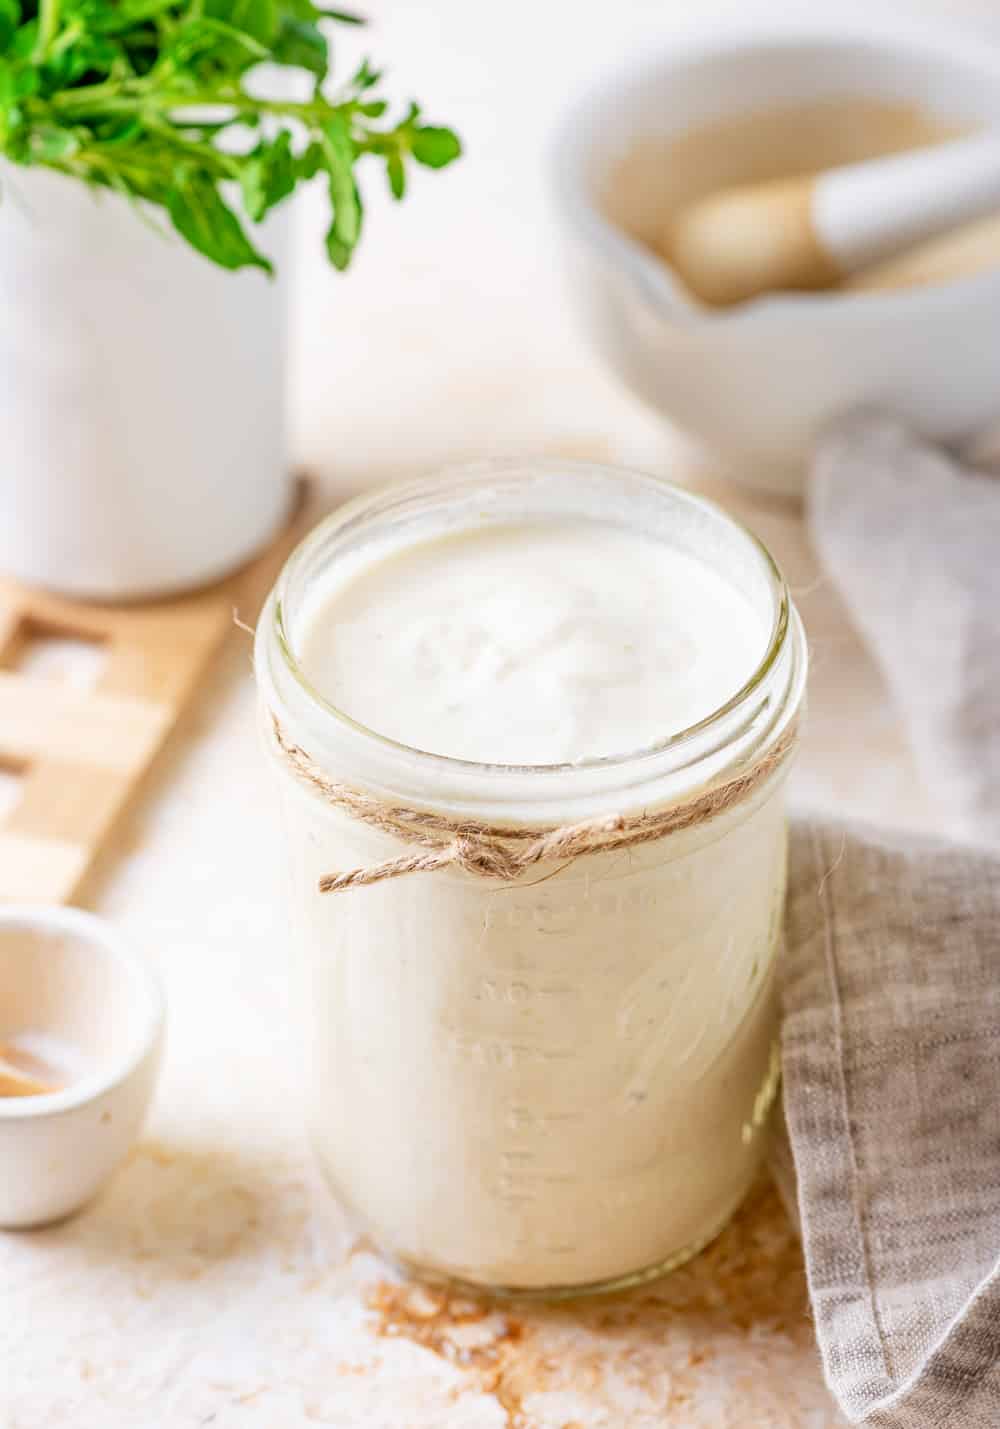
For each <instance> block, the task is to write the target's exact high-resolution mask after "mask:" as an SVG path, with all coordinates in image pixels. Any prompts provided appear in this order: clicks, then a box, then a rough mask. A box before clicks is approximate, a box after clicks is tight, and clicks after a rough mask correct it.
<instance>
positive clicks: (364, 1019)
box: [285, 518, 784, 1287]
mask: <svg viewBox="0 0 1000 1429" xmlns="http://www.w3.org/2000/svg"><path fill="white" fill-rule="evenodd" d="M300 613H301V615H302V620H301V621H300V622H299V623H298V624H297V639H296V644H297V650H298V655H299V659H300V662H301V664H302V665H303V667H304V669H305V672H306V674H307V676H308V678H309V679H310V680H311V681H312V682H313V684H314V686H315V687H316V688H317V689H318V690H319V691H320V692H321V693H322V694H323V695H324V696H325V697H326V698H327V699H328V700H330V701H332V702H333V703H335V704H336V705H337V706H339V707H340V708H341V709H343V710H344V711H345V712H347V713H348V714H350V715H351V716H352V717H353V718H354V719H355V720H358V721H361V722H362V723H364V724H366V725H367V726H369V727H370V728H372V729H374V730H376V731H379V732H380V733H382V734H385V735H389V736H391V737H392V738H394V739H396V740H398V741H401V742H403V743H405V744H408V745H411V746H415V747H417V748H422V749H424V750H430V751H435V752H440V753H444V754H448V755H458V756H461V757H464V758H466V759H473V760H481V761H485V762H488V763H504V762H524V763H541V762H554V761H580V760H585V759H587V758H590V757H593V756H596V755H606V754H614V753H623V752H627V751H630V750H634V749H636V748H638V747H641V746H644V745H647V744H649V743H652V742H653V741H655V740H657V739H660V738H663V737H664V736H666V735H669V734H671V733H672V732H676V731H677V730H679V729H682V728H685V727H687V726H688V725H690V724H692V723H693V722H695V721H697V720H700V719H702V718H703V717H705V716H706V715H708V714H710V713H711V712H712V711H713V710H715V709H717V708H718V707H719V706H720V705H722V704H724V703H725V702H726V701H727V700H728V699H730V697H732V696H733V695H734V694H735V693H736V692H737V691H738V690H739V689H740V688H741V686H742V685H743V684H744V683H745V681H746V680H747V679H748V678H749V676H750V675H751V674H752V672H753V671H754V669H755V667H756V666H757V664H758V663H759V661H760V659H761V657H762V655H763V653H764V651H765V648H766V645H767V641H768V637H769V633H770V628H769V616H767V615H766V614H765V613H762V612H761V611H760V610H759V608H757V607H754V606H753V605H752V604H751V602H750V600H749V599H748V598H745V597H744V596H743V595H742V594H741V593H740V591H739V590H738V589H737V588H736V586H735V585H730V584H728V583H727V581H726V579H725V578H724V576H723V575H720V574H717V573H716V571H715V570H713V569H711V568H710V567H709V565H708V564H707V563H705V564H702V563H701V562H699V561H698V560H696V559H694V558H692V557H691V556H687V555H684V554H681V553H679V552H678V551H676V550H674V549H672V548H670V547H668V546H666V545H665V544H663V543H660V542H657V541H656V540H654V539H652V538H647V537H645V536H642V535H637V534H634V533H629V532H627V531H624V530H620V529H617V528H611V527H607V526H603V527H602V526H599V525H597V524H595V523H589V522H586V521H584V520H582V519H575V518H572V519H571V518H567V519H565V520H559V521H550V522H542V521H539V522H536V523H533V524H519V525H506V526H494V527H489V528H486V529H482V530H477V531H475V532H471V533H469V534H462V535H457V536H454V537H449V538H442V539H435V540H427V541H424V542H417V543H416V544H414V545H413V546H411V547H410V548H409V549H407V550H405V551H403V552H401V553H399V554H395V555H392V556H390V557H388V558H385V559H382V560H379V561H373V563H372V564H371V565H370V566H369V567H368V568H366V569H364V570H362V571H361V572H360V574H355V575H353V576H352V577H350V578H348V579H345V580H342V581H341V583H340V584H334V583H330V584H318V586H317V589H316V590H315V591H314V592H310V598H309V600H308V602H307V603H306V608H305V610H304V611H303V612H300ZM292 732H293V734H294V730H293V731H292ZM333 773H334V774H335V776H336V777H338V778H341V779H343V780H346V781H350V780H351V779H352V770H351V769H350V768H347V767H337V768H335V769H333ZM285 786H286V790H287V794H288V797H287V799H286V807H287V810H288V830H289V837H290V841H291V844H292V849H293V858H294V866H295V878H296V887H297V889H298V894H297V899H296V902H297V913H298V917H299V924H300V928H301V930H302V938H301V943H302V948H303V952H304V958H303V960H302V963H301V967H302V969H303V973H304V977H305V990H304V1000H305V1002H306V1004H307V1006H308V1008H309V1016H310V1023H311V1036H310V1056H311V1063H312V1074H311V1078H310V1122H311V1126H312V1131H313V1136H314V1140H315V1144H316V1147H317V1152H318V1155H319V1158H320V1161H321V1163H322V1165H323V1167H324V1168H325V1171H326V1173H327V1175H328V1177H329V1179H330V1181H331V1183H332V1184H333V1185H334V1187H335V1188H336V1190H337V1192H338V1194H339V1195H340V1196H341V1197H342V1199H343V1200H344V1201H345V1202H346V1204H347V1205H349V1206H351V1207H353V1208H354V1209H355V1210H356V1212H357V1213H358V1215H359V1216H360V1217H361V1219H362V1220H363V1221H364V1223H365V1224H366V1225H367V1227H368V1228H369V1229H370V1230H371V1231H372V1232H373V1233H374V1234H375V1236H376V1237H377V1238H378V1240H379V1241H380V1243H381V1244H382V1245H383V1246H384V1247H385V1248H387V1249H388V1250H389V1251H390V1252H392V1253H394V1254H395V1255H397V1256H398V1257H399V1258H401V1259H402V1260H404V1261H406V1262H408V1263H411V1264H413V1265H415V1266H417V1267H418V1268H421V1269H423V1270H425V1271H428V1270H429V1271H435V1272H440V1273H445V1274H448V1275H451V1276H454V1277H458V1278H460V1279H463V1280H471V1281H476V1282H478V1283H483V1284H492V1285H497V1286H508V1287H510V1286H514V1287H517V1286H520V1287H526V1286H530V1287H552V1286H566V1285H582V1284H587V1283H592V1282H604V1281H607V1280H614V1279H615V1278H617V1277H621V1276H623V1275H628V1274H631V1273H637V1272H641V1271H643V1270H646V1269H647V1268H650V1267H655V1266H658V1265H660V1266H662V1265H664V1264H669V1263H671V1262H672V1261H673V1260H674V1259H679V1258H683V1257H684V1256H685V1255H686V1254H688V1253H690V1252H691V1251H692V1250H693V1249H694V1248H696V1247H697V1246H698V1245H699V1244H700V1243H702V1242H703V1241H704V1240H705V1238H706V1237H708V1236H710V1235H712V1234H714V1233H715V1231H716V1230H718V1229H719V1228H720V1226H721V1225H722V1223H723V1222H724V1221H725V1219H726V1218H727V1217H728V1216H729V1214H730V1213H731V1212H732V1211H733V1209H734V1208H735V1206H736V1205H737V1204H738V1203H739V1201H740V1200H741V1199H742V1197H743V1195H744V1193H745V1191H746V1190H747V1187H748V1185H749V1184H750V1182H751V1181H752V1179H753V1177H754V1175H755V1174H756V1171H757V1168H758V1167H759V1164H760V1160H761V1157H762V1153H763V1137H762V1136H761V1135H760V1132H761V1130H762V1127H763V1125H764V1123H765V1121H766V1114H767V1112H768V1110H769V1109H770V1105H771V1102H772V1101H773V1098H774V1095H775V1091H776V1087H777V1073H776V1066H777V1063H776V1060H775V1059H776V1034H777V1009H776V999H775V990H774V977H773V967H774V959H773V954H774V948H775V944H776V938H777V930H778V928H779V926H780V915H781V907H782V897H783V889H784V815H783V811H782V801H781V799H780V798H776V797H771V796H770V791H764V793H763V794H762V795H761V796H759V797H754V798H751V799H749V800H748V801H746V803H745V805H743V806H740V807H739V808H737V809H733V810H730V811H729V812H727V813H726V814H724V815H718V816H715V817H713V818H712V819H711V820H710V821H709V824H708V825H703V826H701V827H697V828H691V829H687V830H684V831H683V832H680V833H677V834H674V835H671V836H670V837H669V838H668V839H665V840H662V841H660V842H658V843H651V844H647V845H644V846H642V847H639V848H635V849H630V850H628V851H627V852H618V853H600V854H596V855H591V856H588V857H587V858H585V859H581V860H579V861H578V862H577V863H575V864H572V865H570V866H568V867H561V868H556V869H552V870H547V871H546V876H544V877H541V878H540V877H538V875H537V874H535V873H534V872H533V876H531V877H526V878H524V879H522V880H520V881H519V882H518V883H516V884H514V885H507V886H504V885H500V884H497V883H494V882H490V881H485V880H478V879H475V878H473V877H470V876H469V875H467V874H464V873H460V872H455V871H453V870H439V871H437V872H435V873H431V874H427V873H422V874H417V875H414V876H412V877H409V878H401V879H398V880H395V881H391V882H385V883H380V884H376V885H374V886H372V887H370V888H364V889H358V890H356V891H351V892H348V893H345V894H336V895H331V896H326V897H324V896H321V895H319V894H318V893H317V891H316V889H317V881H318V880H319V878H320V877H321V876H322V875H323V874H324V873H327V872H329V871H331V870H334V869H343V868H350V867H356V866H358V865H360V864H366V863H372V862H375V861H377V860H379V859H381V858H387V857H392V856H394V855H395V854H398V852H399V851H400V845H399V844H398V843H396V842H395V841H394V840H392V839H391V838H389V837H388V836H387V835H385V834H381V833H376V832H375V831H373V830H372V829H370V828H368V827H367V826H364V825H361V824H359V823H358V821H357V820H355V819H352V818H350V817H348V816H347V815H345V814H343V813H340V812H337V811H332V810H330V809H329V808H328V807H327V806H326V805H324V804H323V802H322V800H320V799H318V798H316V797H313V796H312V795H309V794H307V793H304V792H303V790H302V788H301V785H300V784H299V782H298V781H297V780H296V779H295V778H294V776H289V777H288V778H287V779H286V780H285ZM610 811H612V810H611V809H609V812H610Z"/></svg>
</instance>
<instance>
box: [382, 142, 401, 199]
mask: <svg viewBox="0 0 1000 1429" xmlns="http://www.w3.org/2000/svg"><path fill="white" fill-rule="evenodd" d="M385 171H386V174H387V176H388V179H389V192H390V193H391V194H392V196H393V198H395V199H400V198H402V197H403V195H404V194H405V193H406V169H405V167H404V165H403V160H402V156H401V155H400V154H398V153H394V154H389V155H387V157H386V161H385Z"/></svg>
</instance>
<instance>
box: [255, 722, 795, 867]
mask: <svg viewBox="0 0 1000 1429" xmlns="http://www.w3.org/2000/svg"><path fill="white" fill-rule="evenodd" d="M271 721H272V725H273V728H274V737H275V740H276V742H277V745H278V748H279V749H280V751H281V753H282V755H283V756H284V758H285V760H286V762H287V763H288V764H289V766H290V767H291V768H292V770H293V771H294V772H295V773H296V774H297V775H298V777H299V778H300V779H301V780H302V782H303V783H304V784H306V785H308V786H309V787H311V788H312V789H314V790H315V791H316V792H317V793H318V794H320V795H321V796H322V798H323V800H324V802H325V803H327V804H329V805H330V807H331V808H335V809H342V810H343V811H344V813H346V814H350V815H351V817H352V818H356V819H359V820H360V821H361V822H362V823H365V824H368V825H369V826H370V827H371V828H374V829H380V830H381V831H382V832H383V833H387V834H392V835H394V836H395V837H396V838H398V839H401V840H402V841H403V842H404V843H408V844H413V845H414V852H413V853H409V854H401V855H400V856H399V857H398V858H390V859H386V860H385V861H384V862H382V863H374V864H370V865H369V866H368V867H367V868H353V869H349V870H347V871H346V872H343V873H325V874H324V875H323V877H322V878H320V880H319V883H318V885H317V886H318V889H319V892H320V893H341V892H343V891H344V890H345V889H348V888H364V887H367V886H368V885H370V884H373V883H383V882H385V880H386V879H390V878H402V877H403V876H404V875H406V874H410V873H429V872H431V871H433V870H434V869H435V868H449V867H454V868H462V869H465V871H466V872H467V873H471V874H473V875H475V876H476V877H477V878H492V879H497V880H499V881H500V882H502V883H512V882H513V881H514V880H515V879H517V878H519V877H520V875H521V874H522V873H524V872H526V871H527V870H528V869H529V868H533V867H534V866H535V865H536V864H540V863H546V862H548V861H549V860H553V861H563V862H572V861H574V860H575V859H577V858H580V857H582V856H583V855H584V854H589V853H602V852H609V851H613V850H617V849H627V848H637V847H638V846H639V845H640V844H646V843H653V842H655V841H656V840H657V839H661V838H664V837H665V836H666V835H667V834H673V833H679V832H680V831H681V830H682V829H690V828H694V827H695V826H696V825H698V824H702V823H705V822H707V820H708V819H711V818H715V817H717V816H718V815H719V814H723V813H725V812H726V811H727V810H729V809H731V808H733V807H734V806H735V805H736V804H739V803H742V801H743V800H744V799H746V798H748V797H749V796H750V795H751V794H752V793H753V792H754V790H755V789H758V788H759V787H760V786H761V785H762V784H763V783H764V782H765V781H766V780H767V779H768V778H770V776H771V775H772V774H773V773H774V771H775V770H776V769H777V768H778V766H779V765H780V764H782V763H783V762H784V760H785V758H786V757H787V756H788V755H789V754H790V753H791V751H792V749H793V747H794V745H795V740H796V735H797V720H792V722H791V723H790V724H789V725H788V726H787V727H786V728H785V729H784V730H783V731H782V733H781V735H780V736H779V738H778V739H777V740H776V742H775V743H774V745H773V746H772V747H771V749H769V750H768V751H767V753H766V754H764V755H763V757H762V758H761V759H759V760H758V761H757V762H756V763H755V764H752V765H751V766H750V767H749V768H748V769H746V770H744V771H743V772H742V773H741V774H738V775H736V776H735V777H734V778H732V779H728V780H723V781H721V782H720V783H718V784H715V785H712V786H710V787H709V788H708V789H706V790H704V791H703V792H702V793H701V794H699V795H697V796H696V797H695V798H693V799H689V800H687V801H685V802H682V803H680V804H672V805H669V806H668V807H666V808H663V809H657V810H654V811H653V812H651V813H650V812H645V811H643V812H639V813H636V814H610V815H606V816H605V817H603V818H598V819H586V820H584V821H583V822H582V823H576V824H561V825H557V826H556V827H553V828H549V829H538V828H525V827H513V828H508V827H503V826H497V825H493V824H484V823H479V822H477V821H476V820H471V819H453V818H450V817H449V816H448V815H446V814H435V813H432V812H430V811H429V810H426V809H410V808H406V807H405V806H400V805H397V804H390V803H386V802H384V801H383V800H381V799H378V798H375V797H373V796H372V795H370V794H364V793H362V792H361V791H360V790H358V789H354V788H352V787H351V786H350V785H348V784H339V783H337V782H336V781H335V780H333V779H330V778H329V777H328V776H327V775H326V774H325V773H324V772H323V770H322V769H320V767H319V765H317V764H316V763H315V762H314V761H313V760H312V759H311V758H310V757H309V755H308V754H307V753H306V751H305V750H304V749H302V747H301V746H300V745H298V744H294V743H292V741H291V740H289V739H288V738H287V736H286V735H285V732H284V730H283V729H282V727H281V724H280V723H279V721H278V719H277V717H276V716H275V715H273V714H272V716H271Z"/></svg>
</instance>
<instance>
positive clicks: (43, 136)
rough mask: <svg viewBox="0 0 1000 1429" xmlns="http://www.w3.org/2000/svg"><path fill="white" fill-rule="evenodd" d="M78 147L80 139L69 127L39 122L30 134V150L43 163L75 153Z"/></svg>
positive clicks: (55, 160) (66, 157) (65, 157)
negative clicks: (62, 127)
mask: <svg viewBox="0 0 1000 1429" xmlns="http://www.w3.org/2000/svg"><path fill="white" fill-rule="evenodd" d="M79 148H80V141H79V139H78V138H77V137H76V135H75V134H74V133H73V131H72V130H71V129H59V128H57V127H56V126H55V125H49V124H41V125H39V126H38V128H37V129H36V130H35V132H34V134H33V135H32V146H31V152H32V154H33V155H34V157H36V158H37V159H39V160H41V162H42V163H43V164H50V163H53V162H57V161H58V160H59V159H68V158H70V157H71V156H72V155H73V154H75V153H77V152H78V150H79Z"/></svg>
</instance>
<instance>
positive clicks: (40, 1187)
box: [0, 905, 164, 1229]
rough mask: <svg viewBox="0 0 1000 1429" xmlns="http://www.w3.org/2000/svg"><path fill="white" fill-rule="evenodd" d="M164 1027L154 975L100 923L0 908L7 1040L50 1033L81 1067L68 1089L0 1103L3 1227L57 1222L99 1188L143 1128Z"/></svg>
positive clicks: (1, 1001) (63, 913)
mask: <svg viewBox="0 0 1000 1429" xmlns="http://www.w3.org/2000/svg"><path fill="white" fill-rule="evenodd" d="M163 1025H164V1000H163V993H162V991H161V989H160V985H159V983H158V981H157V979H156V977H155V976H154V974H153V973H152V971H151V970H150V969H149V968H148V967H147V966H146V965H145V964H144V963H143V962H142V960H141V959H140V958H138V957H137V956H136V955H135V954H133V953H131V952H129V951H128V950H127V949H126V948H125V947H124V946H123V945H122V943H121V942H120V940H119V938H118V936H117V934H116V933H115V932H114V930H113V929H112V928H110V927H109V926H108V925H107V924H106V923H104V922H103V921H102V920H101V919H99V918H96V917H94V916H93V915H92V914H90V913H83V912H80V911H78V910H77V909H66V908H45V907H28V906H23V907H22V906H16V905H12V906H9V907H6V908H0V1044H3V1043H7V1042H11V1041H14V1042H16V1041H17V1040H18V1039H20V1038H22V1037H23V1036H24V1035H25V1034H33V1035H35V1036H39V1035H40V1036H41V1037H42V1038H51V1039H53V1040H54V1042H55V1043H57V1044H64V1045H66V1046H67V1047H71V1048H73V1049H74V1050H75V1053H76V1055H77V1056H78V1058H79V1072H80V1075H79V1076H74V1077H73V1078H72V1079H71V1080H70V1081H69V1082H68V1084H67V1085H66V1086H65V1087H64V1088H63V1089H62V1090H58V1091H54V1092H50V1093H43V1094H42V1095H39V1096H30V1097H0V1226H3V1227H6V1228H8V1229H14V1228H22V1227H27V1226H38V1225H44V1224H46V1223H47V1222H49V1221H55V1220H59V1219H60V1218H61V1217H63V1216H67V1215H69V1214H70V1213H71V1212H72V1211H75V1210H77V1209H79V1207H80V1206H82V1205H83V1204H84V1203H85V1202H86V1201H88V1200H89V1199H90V1198H91V1197H92V1196H93V1195H94V1194H95V1193H96V1192H97V1191H98V1190H99V1189H100V1187H101V1185H102V1184H103V1182H104V1181H105V1180H106V1179H107V1177H108V1176H109V1175H110V1173H111V1172H112V1171H113V1170H114V1168H115V1167H116V1166H117V1165H118V1164H119V1162H120V1161H121V1160H122V1158H123V1156H124V1155H125V1153H126V1152H127V1151H128V1149H129V1147H130V1146H131V1144H132V1142H133V1141H134V1140H135V1137H136V1135H137V1133H138V1131H139V1128H140V1126H141V1125H142V1121H143V1118H144V1116H145V1113H146V1109H147V1107H148V1106H149V1101H150V1098H151V1096H152V1093H153V1087H154V1084H155V1082H156V1074H157V1070H158V1067H159V1061H160V1053H161V1049H162V1044H163Z"/></svg>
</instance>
